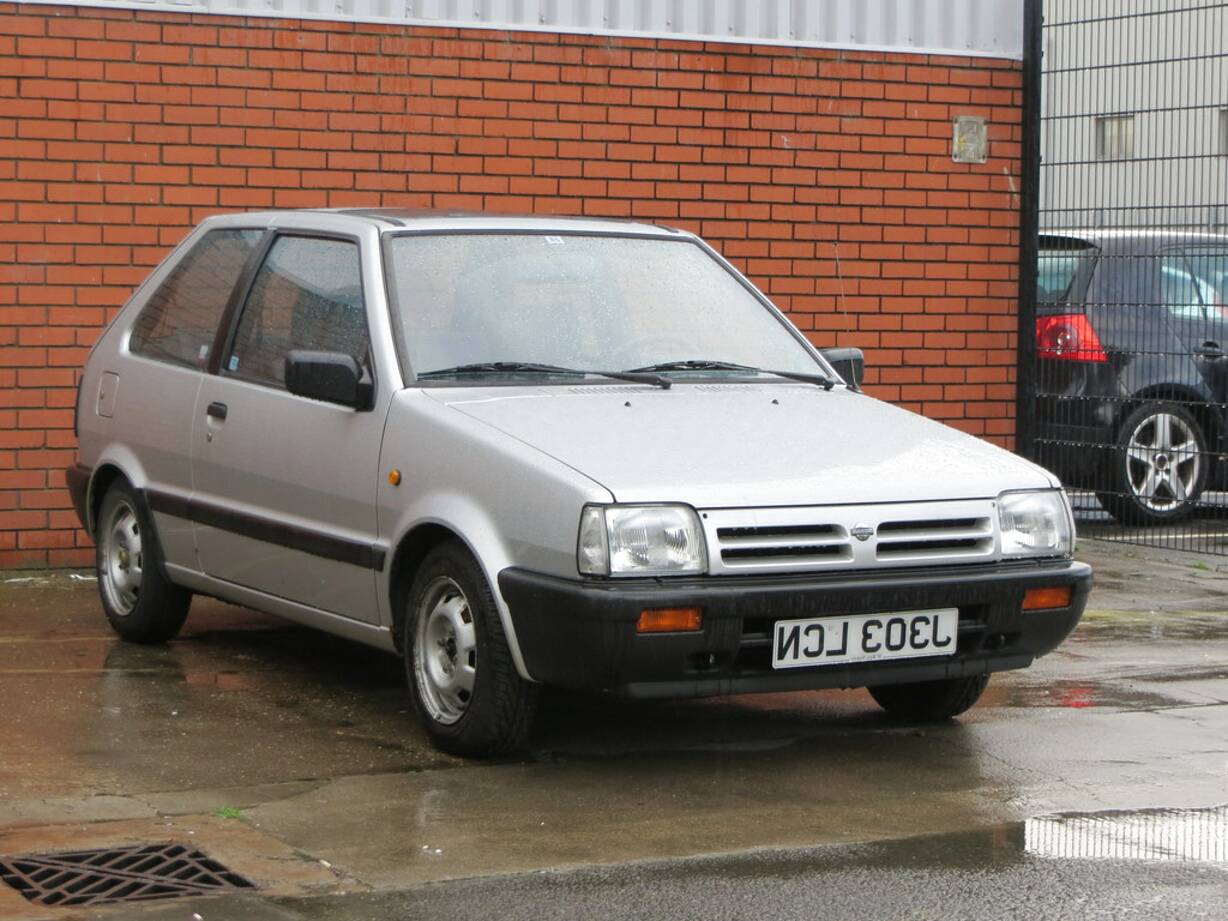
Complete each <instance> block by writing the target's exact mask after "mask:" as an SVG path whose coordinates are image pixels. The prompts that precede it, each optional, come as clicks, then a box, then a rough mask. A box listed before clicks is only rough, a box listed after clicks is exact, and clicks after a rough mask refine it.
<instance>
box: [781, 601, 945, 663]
mask: <svg viewBox="0 0 1228 921" xmlns="http://www.w3.org/2000/svg"><path fill="white" fill-rule="evenodd" d="M958 628H959V609H958V608H941V609H938V610H934V611H899V612H895V613H890V614H857V615H853V616H849V617H821V618H814V619H810V620H778V621H777V622H776V627H775V630H774V631H773V636H772V668H804V667H807V666H815V665H836V664H841V665H845V664H848V663H850V662H878V661H884V660H887V659H916V658H920V657H921V656H949V655H954V653H955V635H956V632H957V630H958Z"/></svg>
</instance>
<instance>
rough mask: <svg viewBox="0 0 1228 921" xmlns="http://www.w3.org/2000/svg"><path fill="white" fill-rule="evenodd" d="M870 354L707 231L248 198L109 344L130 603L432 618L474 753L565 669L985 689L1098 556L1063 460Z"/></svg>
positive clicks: (924, 694)
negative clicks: (887, 379) (870, 361)
mask: <svg viewBox="0 0 1228 921" xmlns="http://www.w3.org/2000/svg"><path fill="white" fill-rule="evenodd" d="M860 365H861V359H860V353H858V352H856V350H839V351H834V350H833V351H831V352H828V353H825V354H821V353H819V352H817V351H815V350H814V349H813V348H812V347H811V346H810V345H809V344H808V343H807V342H806V340H805V339H804V338H803V337H802V336H801V335H800V334H799V333H798V332H797V331H796V330H795V329H794V328H793V327H792V326H791V325H790V324H789V323H788V321H787V320H786V319H785V318H784V317H783V316H782V315H781V314H780V313H779V312H778V311H777V310H776V309H775V308H774V307H773V306H772V305H771V304H770V303H769V302H768V301H767V299H766V298H765V297H764V296H763V295H762V294H760V293H759V292H758V291H757V290H756V289H755V288H754V287H753V286H752V285H751V284H750V283H749V282H748V281H747V280H746V279H745V278H743V277H742V276H741V275H740V274H739V273H738V272H737V271H736V270H734V269H733V268H732V267H731V266H730V265H729V264H728V263H727V262H725V261H724V260H723V259H722V258H721V257H720V256H718V255H717V254H716V253H715V252H714V251H713V250H712V249H711V248H710V247H708V246H707V245H706V244H704V243H703V242H702V241H701V240H699V239H698V238H696V237H695V236H693V235H691V234H688V233H683V232H679V231H676V230H671V229H666V228H660V227H653V226H648V225H640V224H630V223H621V222H609V221H592V220H572V219H548V218H508V217H484V216H472V215H470V216H444V215H421V214H413V213H408V212H397V211H381V210H366V211H361V210H351V211H291V212H268V213H260V214H243V215H228V216H224V217H216V218H210V219H209V220H206V221H205V222H204V223H203V224H201V225H200V226H199V227H198V228H197V229H196V230H195V231H194V232H193V233H192V234H191V235H190V236H188V238H187V239H186V240H185V241H184V242H183V243H182V244H181V245H180V246H179V247H178V248H177V249H176V250H175V251H174V252H173V253H172V254H171V255H170V256H169V257H168V258H167V259H166V260H165V261H164V262H163V263H162V265H160V266H159V267H158V268H157V269H156V270H155V271H154V272H153V273H152V274H151V275H150V277H149V278H148V280H147V281H146V282H145V283H144V284H143V285H142V286H141V287H140V288H139V289H138V290H137V292H136V293H135V294H134V295H133V297H132V298H131V300H130V301H129V302H128V304H127V305H126V306H125V307H124V309H123V310H121V311H120V313H119V314H118V316H117V317H116V318H115V320H114V322H112V323H111V325H110V326H109V327H108V328H107V329H106V331H105V332H104V333H103V335H102V337H101V338H100V339H99V341H98V343H97V345H96V346H95V347H94V350H93V352H92V353H91V355H90V357H89V360H88V363H87V365H86V368H85V372H84V375H83V377H82V379H81V384H80V393H79V397H78V403H77V431H78V436H79V444H80V448H79V454H78V458H77V462H76V463H75V464H74V465H73V466H72V467H71V468H70V470H69V471H68V482H69V486H70V490H71V492H72V494H73V500H74V503H75V505H76V508H77V511H78V513H79V515H80V516H81V520H82V522H83V523H84V525H85V527H86V528H87V529H88V530H89V531H90V533H91V534H93V535H94V538H95V540H96V542H97V548H98V552H97V563H98V577H99V580H98V581H99V590H100V594H101V597H102V605H103V608H104V610H105V612H106V615H107V617H108V619H109V620H110V622H111V624H112V626H113V627H114V629H115V630H116V631H117V632H118V633H119V634H120V636H122V637H124V638H125V639H128V640H132V641H136V642H158V641H165V640H167V639H169V638H171V637H173V636H174V635H175V634H176V632H177V631H178V630H179V628H180V626H181V625H182V623H183V621H184V618H185V617H186V616H187V612H188V606H189V603H190V600H191V597H192V594H193V593H200V594H205V595H213V596H217V597H220V598H224V599H228V600H230V601H233V602H237V603H239V604H244V605H248V606H250V607H252V608H256V609H259V610H262V611H267V612H270V613H272V614H276V615H280V616H283V617H286V618H289V619H291V620H294V621H298V622H300V623H304V624H308V625H311V626H314V627H318V628H320V629H323V630H327V631H329V632H331V633H335V634H338V635H340V636H343V637H347V638H349V639H352V640H357V641H359V642H362V643H367V644H369V645H371V646H374V647H377V648H379V649H384V650H388V651H398V652H400V653H401V654H402V655H403V656H404V662H405V669H406V673H407V677H408V684H409V688H410V692H411V696H412V698H413V700H414V703H415V707H416V709H417V711H418V713H419V714H420V716H421V717H422V720H423V722H424V724H425V726H426V728H427V730H428V732H429V733H430V735H431V737H432V739H433V740H434V741H435V743H436V744H437V745H438V746H439V747H440V748H443V749H445V750H448V751H451V752H455V753H459V754H465V755H485V754H492V753H497V752H505V751H509V750H513V749H515V748H517V747H519V746H521V745H523V744H524V742H525V740H526V736H527V733H528V731H529V727H530V724H531V721H532V717H533V713H534V710H535V706H536V702H537V698H538V690H539V688H540V687H541V685H542V684H551V685H557V686H562V687H566V688H583V689H592V690H598V691H606V692H615V693H620V694H624V695H630V696H638V697H660V696H697V695H708V694H727V693H736V692H744V691H773V690H796V689H803V688H825V687H860V686H866V687H869V689H870V691H871V693H872V694H873V696H874V698H875V699H876V700H877V701H878V702H879V703H880V704H881V705H883V706H884V707H885V708H886V709H887V710H888V711H891V712H892V713H895V714H897V715H900V716H903V717H905V718H910V719H942V718H948V717H950V716H953V715H955V714H957V713H960V712H962V711H963V710H964V709H966V708H967V707H969V706H971V705H972V703H974V702H975V700H976V699H977V697H978V696H979V695H980V693H981V691H982V690H983V689H984V687H985V684H986V681H987V680H988V675H989V673H990V672H993V671H998V670H1002V669H1010V668H1021V667H1024V666H1027V665H1028V664H1030V663H1031V662H1032V660H1033V659H1034V658H1035V657H1036V656H1039V655H1042V654H1044V653H1046V652H1048V651H1049V650H1051V649H1053V648H1054V647H1055V646H1056V645H1057V644H1058V643H1059V642H1061V640H1062V639H1063V638H1064V637H1065V636H1066V635H1067V634H1068V633H1069V632H1070V631H1071V629H1073V627H1074V625H1075V623H1076V622H1077V621H1078V619H1079V617H1080V615H1081V613H1082V610H1083V606H1084V603H1085V600H1086V596H1087V592H1088V589H1089V587H1090V583H1091V572H1090V570H1089V569H1088V567H1087V566H1085V565H1082V564H1080V563H1076V562H1073V561H1072V559H1071V547H1072V543H1073V524H1072V519H1071V516H1070V509H1069V505H1068V503H1067V501H1066V497H1065V494H1064V493H1063V492H1062V490H1061V487H1060V484H1059V483H1058V482H1057V480H1056V479H1055V478H1054V477H1053V476H1052V475H1051V474H1049V473H1047V472H1045V471H1044V470H1042V469H1040V468H1038V467H1036V466H1034V465H1032V464H1030V463H1027V462H1026V461H1023V460H1021V459H1019V458H1017V457H1015V456H1013V455H1011V454H1009V453H1008V452H1006V451H1003V450H1000V449H998V448H996V447H993V446H992V445H989V444H987V443H985V442H983V441H980V440H978V439H975V438H972V437H969V436H966V435H963V434H961V433H959V432H956V431H955V430H953V429H950V428H947V427H945V426H943V425H940V424H938V423H936V422H932V421H929V420H926V419H924V418H921V417H920V416H917V415H914V414H912V413H908V412H905V411H903V410H901V409H898V408H895V407H892V406H890V405H888V404H885V403H882V402H879V401H877V400H874V399H871V398H870V397H868V396H866V395H864V394H862V393H861V392H860V391H859V388H858V384H859V380H860V370H861V369H860Z"/></svg>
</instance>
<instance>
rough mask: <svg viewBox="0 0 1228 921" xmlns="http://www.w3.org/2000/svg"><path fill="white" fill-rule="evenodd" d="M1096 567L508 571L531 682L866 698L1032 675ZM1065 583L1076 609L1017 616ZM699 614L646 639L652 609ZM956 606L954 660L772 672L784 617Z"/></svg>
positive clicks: (652, 691)
mask: <svg viewBox="0 0 1228 921" xmlns="http://www.w3.org/2000/svg"><path fill="white" fill-rule="evenodd" d="M1091 584H1092V571H1091V567H1089V566H1087V565H1086V564H1084V563H1076V562H1071V561H1066V560H1062V561H1047V562H1028V563H1000V564H993V565H989V566H976V567H972V566H963V567H947V568H943V569H932V568H931V569H925V570H920V569H913V570H894V571H889V572H884V571H877V572H860V573H853V574H849V573H844V574H839V575H823V576H814V575H807V576H787V577H784V576H771V577H763V576H759V577H753V578H731V577H725V576H722V577H706V578H695V579H632V580H601V581H597V580H593V581H581V580H578V579H577V580H570V579H561V578H558V577H555V576H548V575H543V574H541V573H536V572H530V571H528V570H523V569H515V568H512V569H506V570H504V571H503V572H501V573H500V574H499V590H500V592H501V593H502V595H503V598H504V600H505V601H506V602H507V604H508V607H509V609H510V611H511V615H512V622H513V624H514V625H515V628H516V637H517V639H518V641H519V644H520V649H521V653H522V655H523V657H524V661H525V665H526V668H527V669H528V672H529V674H530V675H531V676H532V677H533V678H534V679H536V680H538V681H542V682H544V683H546V684H552V685H558V686H562V687H569V688H587V689H595V690H602V691H611V692H615V693H619V694H623V695H626V696H629V697H701V696H708V695H715V694H733V693H742V692H751V691H790V690H803V689H811V688H836V687H862V686H866V685H881V684H898V683H903V682H913V681H935V680H939V679H943V678H959V677H965V676H969V675H979V674H985V673H988V672H994V671H1004V670H1006V669H1012V668H1024V667H1026V666H1028V665H1030V664H1031V662H1032V660H1033V659H1035V658H1036V657H1037V656H1042V655H1044V654H1045V653H1047V652H1049V651H1050V650H1052V649H1053V648H1054V647H1056V646H1057V645H1058V644H1059V643H1060V642H1061V641H1062V640H1063V639H1065V638H1066V636H1068V635H1069V634H1070V632H1071V630H1073V629H1074V627H1075V624H1077V623H1078V622H1079V618H1080V617H1081V616H1082V614H1083V608H1084V605H1085V604H1086V602H1087V595H1088V592H1089V591H1090V590H1091ZM1060 586H1070V587H1071V588H1072V593H1071V601H1070V605H1069V606H1068V607H1064V608H1055V609H1049V610H1041V611H1022V610H1021V604H1022V601H1023V596H1024V592H1025V591H1026V590H1027V589H1029V588H1048V587H1060ZM670 607H698V608H702V609H703V627H702V629H701V630H699V631H696V632H692V633H660V634H637V633H636V629H635V627H636V621H637V620H638V618H639V616H640V612H641V611H642V610H644V609H645V608H670ZM951 607H955V608H958V609H959V632H958V640H957V645H956V652H955V654H954V655H948V656H941V657H927V658H917V659H904V660H894V661H891V660H889V661H879V662H869V663H856V664H839V665H821V666H815V667H809V668H790V669H785V670H774V669H773V668H772V665H771V653H772V650H771V642H772V631H773V624H774V622H775V621H777V620H796V619H802V618H815V617H824V616H829V615H845V614H872V613H887V612H891V613H894V612H903V611H919V610H928V609H934V608H951Z"/></svg>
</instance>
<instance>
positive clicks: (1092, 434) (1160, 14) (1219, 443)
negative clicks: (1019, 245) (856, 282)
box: [1019, 0, 1228, 554]
mask: <svg viewBox="0 0 1228 921" xmlns="http://www.w3.org/2000/svg"><path fill="white" fill-rule="evenodd" d="M1027 2H1028V4H1029V6H1028V10H1027V16H1028V25H1029V34H1030V38H1031V42H1030V48H1029V52H1030V54H1029V56H1028V58H1027V60H1026V61H1025V69H1026V71H1027V73H1028V76H1029V79H1028V80H1027V84H1028V90H1029V91H1030V92H1032V93H1033V103H1034V102H1035V97H1034V94H1035V90H1036V88H1037V86H1038V85H1039V88H1040V90H1041V92H1040V94H1039V111H1038V112H1036V111H1035V110H1033V113H1034V114H1033V118H1032V120H1031V121H1032V125H1031V126H1030V127H1031V128H1032V132H1031V137H1030V139H1031V140H1032V141H1033V143H1034V144H1035V143H1037V142H1038V143H1039V151H1037V150H1036V148H1035V147H1033V148H1032V150H1031V153H1032V154H1033V157H1032V158H1028V157H1026V156H1025V160H1028V159H1031V169H1032V171H1033V172H1032V177H1031V178H1032V180H1033V182H1035V180H1036V179H1039V183H1038V197H1037V199H1036V200H1035V201H1033V202H1030V204H1031V205H1032V210H1031V213H1030V214H1029V213H1027V209H1025V220H1024V231H1025V235H1024V242H1025V247H1024V250H1025V255H1024V270H1025V274H1026V273H1027V272H1028V271H1029V269H1030V271H1031V272H1033V273H1034V275H1033V276H1032V277H1029V278H1026V284H1025V285H1023V288H1024V291H1023V297H1022V298H1021V300H1022V304H1021V313H1022V316H1021V327H1020V330H1021V348H1020V380H1019V386H1020V436H1021V437H1020V447H1021V450H1023V451H1024V453H1026V454H1028V455H1029V456H1031V457H1032V458H1033V459H1035V460H1036V461H1037V462H1038V463H1040V464H1042V465H1044V466H1045V467H1048V468H1049V469H1051V470H1053V471H1055V472H1056V473H1057V474H1058V475H1059V476H1060V477H1061V478H1062V480H1063V482H1064V483H1065V484H1066V485H1067V488H1068V489H1069V490H1070V492H1071V499H1072V500H1073V502H1074V505H1075V515H1076V519H1077V520H1078V523H1079V530H1080V533H1081V534H1083V535H1086V536H1089V537H1097V538H1103V539H1109V540H1119V541H1127V542H1133V543H1146V544H1151V545H1157V546H1163V547H1171V548H1174V549H1181V550H1195V551H1199V552H1204V553H1221V554H1228V462H1226V457H1228V454H1226V451H1228V3H1225V2H1209V0H1045V2H1044V5H1043V22H1042V20H1041V12H1042V11H1041V9H1040V6H1041V5H1040V3H1039V2H1034V0H1027ZM1038 51H1042V52H1043V53H1041V54H1038V53H1037V52H1038ZM1037 125H1038V126H1039V131H1038V132H1037V131H1036V130H1035V129H1036V127H1037ZM1028 127H1029V126H1025V131H1026V129H1027V128H1028ZM1027 152H1028V151H1027V150H1025V154H1026V153H1027ZM1037 152H1039V161H1038V166H1037V160H1036V159H1035V154H1036V153H1037ZM1028 178H1029V177H1028V175H1027V170H1025V188H1026V187H1027V180H1028ZM1032 188H1033V189H1036V188H1037V186H1036V185H1033V186H1032ZM1029 224H1030V225H1031V226H1030V227H1029ZM1033 246H1034V247H1035V249H1034V250H1033ZM1033 279H1034V282H1035V292H1034V294H1033V292H1032V291H1030V290H1028V289H1030V288H1031V286H1032V283H1033Z"/></svg>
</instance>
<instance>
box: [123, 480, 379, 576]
mask: <svg viewBox="0 0 1228 921" xmlns="http://www.w3.org/2000/svg"><path fill="white" fill-rule="evenodd" d="M145 499H146V501H147V502H148V503H149V507H150V509H152V510H153V511H155V512H160V513H161V514H163V515H173V516H174V517H175V518H186V519H187V520H188V521H195V522H196V523H197V524H203V525H206V526H207V527H210V528H220V529H221V530H223V531H232V532H234V533H235V534H242V535H243V536H244V537H253V538H255V539H256V540H262V541H265V542H266V543H270V544H277V545H278V546H281V547H288V548H290V549H291V550H299V551H301V552H303V553H310V554H311V555H312V556H318V557H323V558H324V559H326V560H337V561H338V562H341V563H349V564H351V565H353V566H361V567H363V568H364V569H374V570H375V571H376V572H379V571H381V570H382V569H383V568H384V557H385V556H386V554H385V552H384V550H383V549H382V548H380V547H376V546H374V545H372V544H368V543H364V542H363V541H358V540H349V539H347V538H344V537H334V536H333V535H331V534H326V533H324V532H322V531H316V530H313V529H311V528H303V527H297V526H295V525H288V524H281V523H279V522H276V521H270V520H269V519H268V518H263V517H261V516H259V515H251V514H248V513H246V512H236V511H234V510H233V509H228V508H223V507H222V506H219V505H212V504H209V503H205V502H198V501H196V500H194V499H185V498H183V497H181V496H172V495H168V494H167V493H163V492H157V491H155V490H146V491H145Z"/></svg>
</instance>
